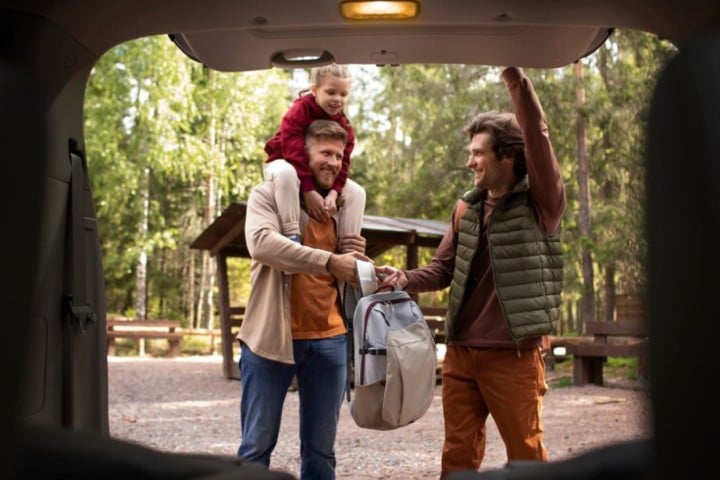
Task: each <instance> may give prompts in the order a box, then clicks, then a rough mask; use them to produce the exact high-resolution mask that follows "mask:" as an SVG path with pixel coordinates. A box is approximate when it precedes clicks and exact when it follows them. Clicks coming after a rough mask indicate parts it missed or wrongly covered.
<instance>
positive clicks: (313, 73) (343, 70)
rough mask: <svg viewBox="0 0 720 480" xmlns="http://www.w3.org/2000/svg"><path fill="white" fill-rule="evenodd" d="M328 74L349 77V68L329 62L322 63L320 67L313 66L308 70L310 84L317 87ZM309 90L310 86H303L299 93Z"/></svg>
mask: <svg viewBox="0 0 720 480" xmlns="http://www.w3.org/2000/svg"><path fill="white" fill-rule="evenodd" d="M329 76H333V77H337V78H343V79H350V78H352V77H351V75H350V69H349V68H348V67H347V65H338V64H337V63H330V64H328V65H322V66H320V67H313V68H312V69H311V70H310V85H314V86H316V87H319V86H320V85H321V84H322V82H323V80H324V79H325V78H327V77H329ZM309 91H310V87H308V88H304V89H303V90H302V91H300V93H299V95H303V94H305V93H308V92H309Z"/></svg>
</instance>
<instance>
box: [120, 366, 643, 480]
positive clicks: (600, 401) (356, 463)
mask: <svg viewBox="0 0 720 480" xmlns="http://www.w3.org/2000/svg"><path fill="white" fill-rule="evenodd" d="M108 375H109V415H110V433H111V435H112V436H113V437H116V438H120V439H124V440H129V441H132V442H136V443H140V444H142V445H145V446H148V447H152V448H156V449H159V450H163V451H171V452H199V453H211V454H218V455H235V452H236V450H237V447H238V443H239V440H240V421H239V408H240V400H239V398H240V382H238V381H237V380H227V379H225V378H224V377H223V375H222V364H221V357H219V356H204V357H181V358H176V359H160V358H139V357H108ZM564 375H566V374H565V373H563V372H560V371H555V372H549V373H548V382H549V384H550V385H551V388H550V390H549V391H548V393H547V394H546V396H545V409H544V417H543V418H544V424H545V444H546V447H547V449H548V453H549V457H550V460H561V459H564V458H568V457H572V456H574V455H577V454H579V453H582V452H584V451H587V450H590V449H593V448H596V447H599V446H602V445H606V444H609V443H613V442H617V441H623V440H631V439H638V438H646V437H648V436H650V435H651V427H650V424H649V422H650V419H651V411H650V405H649V392H648V391H647V388H645V387H644V386H643V385H642V384H641V383H639V382H634V381H626V380H618V379H612V378H611V379H608V381H607V382H606V383H607V386H605V387H597V386H594V385H588V386H583V387H573V386H570V387H562V388H559V387H553V384H555V383H557V382H558V380H559V378H560V377H563V376H564ZM441 388H442V387H441V386H438V387H437V388H436V392H435V399H434V400H433V403H432V406H431V407H430V410H429V411H428V412H427V413H426V414H425V415H424V416H423V417H422V418H421V419H420V420H418V421H417V422H415V423H413V424H411V425H408V426H406V427H403V428H400V429H397V430H391V431H384V432H383V431H374V430H367V429H362V428H359V427H357V426H356V425H355V423H354V422H353V420H352V417H351V416H350V413H349V409H348V408H347V407H346V406H345V407H343V409H342V412H341V418H340V429H339V433H338V439H337V444H336V451H337V461H338V467H337V478H338V480H350V479H359V478H363V479H431V478H438V477H439V474H440V452H441V449H442V441H443V420H442V405H441V398H440V395H441V393H440V392H441ZM297 404H298V402H297V395H296V394H295V393H293V392H289V393H288V396H287V398H286V401H285V411H284V414H283V423H282V427H281V431H280V440H279V442H278V445H277V447H276V449H275V452H274V454H273V458H272V464H271V468H273V469H278V470H286V471H289V472H290V473H293V474H294V475H296V476H298V478H299V453H298V442H297V426H298V423H297V406H298V405H297ZM488 434H489V438H488V444H487V448H486V453H485V460H484V462H483V465H482V466H481V470H486V469H490V468H499V467H502V466H503V465H504V463H505V461H506V457H505V451H504V447H503V444H502V441H501V439H500V437H499V435H498V433H497V430H496V428H495V426H494V424H493V423H492V420H490V422H489V426H488Z"/></svg>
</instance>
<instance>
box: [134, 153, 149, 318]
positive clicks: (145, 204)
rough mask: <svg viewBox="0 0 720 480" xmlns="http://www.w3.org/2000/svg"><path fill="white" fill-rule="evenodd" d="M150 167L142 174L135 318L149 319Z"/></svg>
mask: <svg viewBox="0 0 720 480" xmlns="http://www.w3.org/2000/svg"><path fill="white" fill-rule="evenodd" d="M149 188H150V169H149V168H147V167H145V169H144V170H143V176H142V186H141V187H140V196H141V198H142V217H141V218H140V223H139V225H138V242H139V244H140V245H142V246H141V248H140V254H139V255H138V260H137V264H136V268H135V318H136V319H138V320H147V251H146V250H145V249H146V245H147V232H148V221H149V217H150V192H149Z"/></svg>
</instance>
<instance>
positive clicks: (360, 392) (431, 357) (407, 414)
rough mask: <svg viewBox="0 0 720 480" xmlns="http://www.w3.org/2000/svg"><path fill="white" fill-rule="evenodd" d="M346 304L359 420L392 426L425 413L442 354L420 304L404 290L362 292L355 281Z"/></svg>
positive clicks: (364, 424) (385, 427)
mask: <svg viewBox="0 0 720 480" xmlns="http://www.w3.org/2000/svg"><path fill="white" fill-rule="evenodd" d="M343 303H344V307H345V315H346V317H347V318H346V319H347V322H348V332H349V335H350V339H349V340H350V341H349V342H348V345H349V348H350V349H351V351H350V352H348V353H349V363H351V368H350V372H351V373H349V374H348V389H347V394H348V401H349V403H350V414H351V415H352V417H353V419H354V420H355V423H356V424H357V425H358V426H359V427H363V428H371V429H375V430H391V429H395V428H398V427H402V426H405V425H408V424H410V423H412V422H414V421H415V420H417V419H419V418H420V417H422V416H423V415H424V414H425V412H427V410H428V408H430V405H431V403H432V399H433V394H434V391H435V384H436V369H437V353H436V349H435V340H434V337H433V335H432V332H431V331H430V328H429V327H428V325H427V322H426V321H425V317H424V316H423V314H422V311H421V310H420V307H419V306H418V305H417V303H415V301H414V300H413V299H412V298H411V297H410V295H409V294H408V293H407V292H405V291H389V292H376V293H370V294H367V295H363V293H362V291H361V290H360V289H357V288H354V287H352V286H350V285H346V288H345V295H344V296H343ZM350 375H352V379H353V380H354V390H355V397H354V398H352V396H351V387H350V380H351V377H350Z"/></svg>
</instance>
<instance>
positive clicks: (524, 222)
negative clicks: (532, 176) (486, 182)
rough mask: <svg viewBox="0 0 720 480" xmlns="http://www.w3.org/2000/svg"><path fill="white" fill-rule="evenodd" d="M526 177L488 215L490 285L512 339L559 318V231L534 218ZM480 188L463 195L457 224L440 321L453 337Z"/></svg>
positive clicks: (541, 330)
mask: <svg viewBox="0 0 720 480" xmlns="http://www.w3.org/2000/svg"><path fill="white" fill-rule="evenodd" d="M527 190H528V182H527V177H525V178H524V179H523V180H522V181H520V182H518V184H517V185H516V186H515V188H514V189H513V190H512V192H510V193H509V194H508V195H506V196H505V197H503V198H501V199H500V200H498V203H497V205H496V206H495V208H494V209H493V212H492V214H491V215H490V219H489V225H488V233H487V235H488V245H489V250H490V262H491V265H492V271H493V278H494V280H495V291H496V293H497V297H498V300H499V301H500V307H501V308H502V311H503V313H504V314H505V320H506V321H507V324H508V327H509V329H510V333H511V334H512V336H513V338H514V339H515V341H516V342H519V341H520V340H522V339H524V338H528V337H537V336H541V335H547V334H550V333H552V332H553V329H554V327H555V322H556V321H557V318H558V308H559V306H560V300H561V298H560V294H561V291H562V281H563V258H562V244H561V241H560V234H559V233H556V234H554V235H546V234H545V233H543V232H542V231H541V230H540V227H539V226H538V224H537V223H536V222H535V217H534V215H533V211H532V208H531V207H530V205H529V203H528V195H527ZM486 195H487V192H486V191H484V190H479V189H474V190H471V191H470V192H468V193H467V194H465V195H464V196H463V201H465V202H466V203H467V204H468V207H469V208H466V209H465V211H464V212H463V214H462V216H461V217H460V219H459V223H457V225H458V246H457V253H456V256H455V271H454V273H453V280H452V283H451V286H450V299H449V302H448V313H447V319H446V322H445V334H446V336H447V339H448V340H452V339H453V337H454V326H455V321H456V319H457V316H458V312H459V311H460V307H461V305H462V301H463V298H465V288H466V286H467V279H468V275H469V272H470V266H471V264H472V259H473V257H474V256H475V252H476V250H477V246H478V238H479V235H480V218H479V215H480V213H479V212H481V210H482V208H481V207H482V201H483V199H484V198H485V196H486Z"/></svg>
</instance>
